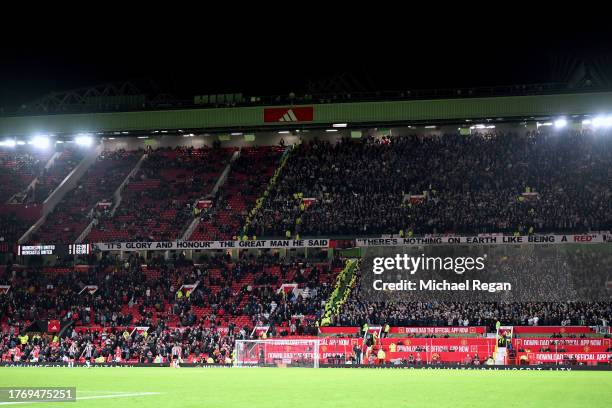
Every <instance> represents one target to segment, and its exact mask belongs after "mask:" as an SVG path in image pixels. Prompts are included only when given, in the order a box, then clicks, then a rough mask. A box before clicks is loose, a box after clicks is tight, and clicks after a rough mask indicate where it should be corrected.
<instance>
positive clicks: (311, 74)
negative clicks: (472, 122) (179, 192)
mask: <svg viewBox="0 0 612 408" xmlns="http://www.w3.org/2000/svg"><path fill="white" fill-rule="evenodd" d="M458 31H459V30H458ZM436 37H440V36H439V35H433V34H431V35H430V30H426V29H423V30H422V31H421V32H418V33H414V32H410V33H409V32H402V31H401V30H396V31H394V32H389V33H386V34H383V35H380V34H378V35H374V34H369V33H368V31H367V30H360V33H359V34H355V32H354V31H345V32H344V33H343V34H340V35H338V34H336V35H332V36H327V37H326V38H323V39H313V37H311V36H309V35H297V34H296V35H293V34H292V35H282V36H279V35H261V36H257V35H252V36H251V35H246V36H244V37H243V38H240V39H227V40H226V41H220V40H219V38H220V37H213V38H210V39H208V38H207V37H206V36H202V37H199V40H198V41H193V42H186V41H185V40H178V39H175V38H163V37H157V38H155V39H150V38H147V40H141V41H138V42H135V41H127V40H125V39H120V38H105V39H104V41H102V40H101V39H96V40H95V41H92V42H90V43H88V44H87V45H86V46H66V47H63V46H58V45H57V44H55V45H54V46H52V47H43V46H31V45H28V44H24V45H23V46H15V45H13V46H9V48H7V49H3V50H2V54H1V56H0V106H9V105H13V106H14V105H19V104H22V103H27V102H29V101H31V100H33V99H35V98H38V97H40V96H43V95H45V94H47V93H49V92H52V91H63V90H69V89H74V88H78V87H84V86H92V85H97V84H100V83H104V82H108V81H122V80H135V79H150V80H153V81H154V82H155V83H156V84H157V85H158V86H159V88H160V90H162V91H164V92H167V93H170V94H174V95H176V96H183V97H186V98H190V97H191V96H192V95H195V94H204V93H215V92H219V93H230V92H243V93H245V94H255V95H272V94H286V93H288V92H290V91H294V92H296V93H301V92H303V91H305V90H306V89H307V84H308V82H309V81H321V80H325V79H328V78H332V77H334V76H336V75H338V74H342V73H345V74H348V76H349V77H350V78H351V81H353V83H358V84H359V86H360V87H361V88H362V89H364V90H366V91H373V90H401V89H431V88H447V87H448V88H450V87H460V86H488V85H509V84H519V83H542V82H565V81H568V80H569V79H570V78H569V73H570V72H571V69H570V67H571V66H572V64H573V62H575V61H576V59H584V58H586V59H587V60H590V61H597V65H598V66H599V67H600V69H603V71H607V74H606V75H608V78H612V36H610V35H609V33H602V32H597V33H596V32H581V33H578V34H576V33H568V32H561V33H558V32H557V33H552V32H546V31H542V32H539V33H534V32H532V31H529V32H528V33H525V34H516V33H514V34H513V35H512V40H509V39H500V38H493V37H492V36H489V35H487V31H486V30H485V31H483V32H471V33H468V34H467V35H466V34H462V33H459V32H458V33H452V32H451V33H447V34H446V35H444V36H442V37H443V38H442V39H440V40H436ZM427 38H431V40H430V41H428V42H426V39H427ZM601 67H603V68H601Z"/></svg>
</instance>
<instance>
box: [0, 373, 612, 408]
mask: <svg viewBox="0 0 612 408" xmlns="http://www.w3.org/2000/svg"><path fill="white" fill-rule="evenodd" d="M0 386H2V387H7V386H65V387H68V386H76V387H77V399H79V398H82V399H80V400H78V401H77V402H76V403H47V404H43V403H37V404H18V405H17V406H36V407H43V406H49V407H56V408H58V407H68V408H77V407H109V406H110V407H117V408H119V407H139V408H140V407H198V408H230V407H231V408H234V407H245V408H257V407H265V408H274V407H279V408H301V407H316V408H326V407H330V408H342V407H346V408H356V407H367V408H373V407H395V408H412V407H453V408H458V407H470V408H477V407H487V408H492V407H499V406H501V407H504V408H508V407H521V408H526V407H555V408H561V407H589V408H596V407H607V408H608V407H611V406H612V372H604V371H591V372H588V371H572V372H525V371H449V370H433V371H412V370H392V369H389V370H377V369H326V368H321V369H299V368H285V369H283V368H254V369H248V368H247V369H226V368H180V369H171V368H91V369H86V368H0ZM0 406H10V405H9V404H6V403H0Z"/></svg>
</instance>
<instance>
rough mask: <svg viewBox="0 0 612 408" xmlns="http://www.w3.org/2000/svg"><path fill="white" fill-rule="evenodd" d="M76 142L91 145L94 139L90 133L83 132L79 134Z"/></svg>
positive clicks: (81, 144) (80, 144)
mask: <svg viewBox="0 0 612 408" xmlns="http://www.w3.org/2000/svg"><path fill="white" fill-rule="evenodd" d="M74 142H75V143H76V144H78V145H79V146H91V145H92V144H93V139H92V137H91V136H90V135H88V134H85V133H82V134H79V135H77V137H76V138H75V139H74Z"/></svg>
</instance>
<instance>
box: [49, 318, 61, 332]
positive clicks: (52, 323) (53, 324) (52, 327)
mask: <svg viewBox="0 0 612 408" xmlns="http://www.w3.org/2000/svg"><path fill="white" fill-rule="evenodd" d="M60 327H61V326H60V321H59V320H49V321H48V322H47V331H48V332H49V333H57V332H58V331H60Z"/></svg>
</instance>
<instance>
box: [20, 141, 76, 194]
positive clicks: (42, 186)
mask: <svg viewBox="0 0 612 408" xmlns="http://www.w3.org/2000/svg"><path fill="white" fill-rule="evenodd" d="M83 156H84V150H83V149H72V148H66V149H64V150H63V151H61V152H60V154H59V156H58V157H56V158H55V160H53V164H52V165H51V167H50V168H49V169H43V171H42V172H41V174H40V175H39V176H38V178H37V181H36V185H35V186H34V188H33V189H32V190H31V191H28V192H27V197H26V199H25V200H24V201H27V202H36V203H42V202H43V201H45V199H46V198H47V197H48V196H49V194H51V193H52V192H53V190H55V188H56V187H57V186H59V185H60V183H61V182H62V181H63V180H64V179H65V178H66V176H68V174H70V172H71V171H72V170H74V168H75V167H76V166H77V165H78V164H79V163H80V161H81V160H82V159H83Z"/></svg>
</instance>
